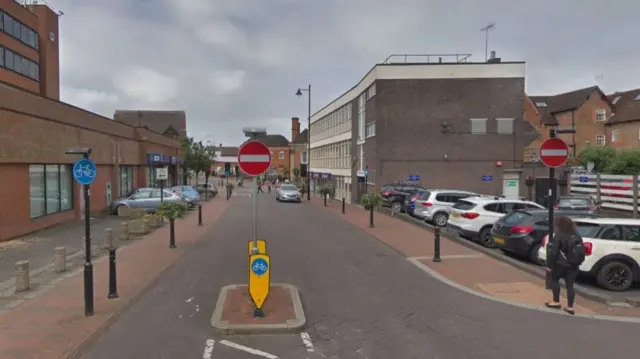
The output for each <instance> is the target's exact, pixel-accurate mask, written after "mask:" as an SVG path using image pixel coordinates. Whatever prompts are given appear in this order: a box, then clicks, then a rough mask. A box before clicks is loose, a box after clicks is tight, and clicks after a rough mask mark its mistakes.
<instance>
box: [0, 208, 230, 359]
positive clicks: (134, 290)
mask: <svg viewBox="0 0 640 359" xmlns="http://www.w3.org/2000/svg"><path fill="white" fill-rule="evenodd" d="M228 205H229V203H228V202H227V201H222V200H213V201H211V202H208V203H206V204H204V205H203V208H202V210H203V219H204V221H203V222H204V226H198V225H197V223H198V216H197V211H196V212H191V215H189V216H188V217H187V218H185V219H183V220H180V221H178V222H176V244H177V246H178V248H177V249H169V248H168V244H169V226H168V225H167V226H164V227H162V228H160V229H157V230H155V231H154V232H152V233H150V234H149V235H147V236H144V237H142V238H141V239H137V240H134V241H133V243H132V244H130V245H128V246H126V247H123V248H121V249H120V250H118V252H117V253H118V254H117V255H118V259H117V261H118V262H117V263H118V268H117V270H118V293H119V295H120V298H119V299H117V300H108V299H107V292H108V263H107V262H106V261H105V260H99V261H96V262H95V263H94V288H95V289H94V290H95V315H94V316H93V317H90V318H85V316H84V302H83V276H82V272H81V271H77V272H76V273H75V274H73V275H71V276H70V277H69V278H68V279H65V280H63V281H61V282H60V283H57V284H56V285H55V286H53V287H51V288H50V289H49V290H47V291H46V292H44V293H41V294H39V295H38V296H36V297H34V298H31V299H29V300H27V301H25V302H24V303H23V304H21V305H19V306H17V307H16V308H14V309H13V310H11V311H8V312H5V313H4V314H2V315H0V358H2V359H31V358H33V359H36V358H38V359H39V358H52V359H62V358H68V357H70V356H72V355H74V354H75V353H77V352H78V351H79V350H80V349H81V348H82V347H83V346H84V345H86V344H87V343H88V342H89V341H90V340H91V339H93V338H94V337H96V336H97V334H99V332H100V331H101V330H103V329H105V328H107V327H108V326H109V324H110V323H112V322H113V321H115V319H117V316H118V315H119V314H120V313H122V312H123V311H124V310H125V309H126V307H127V306H128V305H129V304H131V303H132V302H133V301H135V299H136V298H137V297H138V296H139V295H141V294H142V293H143V292H144V291H145V289H147V288H149V287H150V285H152V284H153V283H154V281H155V279H156V278H157V277H159V275H160V274H161V273H163V272H164V271H165V270H166V269H168V268H169V267H171V265H172V264H173V263H174V262H175V261H176V260H177V259H178V258H179V257H180V256H181V255H182V254H183V253H184V252H185V251H186V250H188V249H189V247H190V246H191V245H193V244H195V243H196V242H198V241H199V240H200V238H201V237H202V235H203V234H204V233H205V231H207V230H208V229H210V228H211V227H213V226H214V225H215V223H216V221H217V220H218V219H219V218H220V216H221V215H222V214H223V213H224V211H225V210H226V209H227V207H228Z"/></svg>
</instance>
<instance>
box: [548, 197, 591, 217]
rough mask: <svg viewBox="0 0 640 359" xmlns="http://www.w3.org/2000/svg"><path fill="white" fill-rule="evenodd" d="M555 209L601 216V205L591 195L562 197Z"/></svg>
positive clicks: (559, 198)
mask: <svg viewBox="0 0 640 359" xmlns="http://www.w3.org/2000/svg"><path fill="white" fill-rule="evenodd" d="M554 208H555V209H561V210H565V211H572V212H579V213H580V212H583V213H588V214H596V215H597V214H600V204H599V203H597V202H596V200H595V199H594V198H593V197H591V196H589V195H576V194H572V195H569V196H560V197H558V201H557V202H556V205H555V206H554Z"/></svg>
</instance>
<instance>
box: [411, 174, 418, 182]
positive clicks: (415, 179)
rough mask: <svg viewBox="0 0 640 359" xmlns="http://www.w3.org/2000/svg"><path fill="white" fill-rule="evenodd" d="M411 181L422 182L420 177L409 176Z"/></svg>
mask: <svg viewBox="0 0 640 359" xmlns="http://www.w3.org/2000/svg"><path fill="white" fill-rule="evenodd" d="M409 181H420V175H409Z"/></svg>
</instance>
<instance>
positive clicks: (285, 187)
mask: <svg viewBox="0 0 640 359" xmlns="http://www.w3.org/2000/svg"><path fill="white" fill-rule="evenodd" d="M280 189H281V190H283V191H297V190H298V188H297V187H296V186H293V185H290V184H285V185H282V186H280Z"/></svg>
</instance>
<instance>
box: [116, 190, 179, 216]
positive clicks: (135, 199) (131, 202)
mask: <svg viewBox="0 0 640 359" xmlns="http://www.w3.org/2000/svg"><path fill="white" fill-rule="evenodd" d="M131 192H133V193H132V194H131V195H130V196H127V197H123V198H119V199H117V200H115V201H113V202H111V205H110V206H109V210H110V212H111V213H118V208H119V207H122V206H126V207H131V208H142V209H144V210H145V211H147V212H155V211H156V210H157V209H158V207H160V203H161V202H163V201H164V202H173V203H181V204H184V205H187V204H186V202H185V201H184V200H183V199H182V197H180V196H179V195H177V194H175V193H173V192H170V191H168V190H163V191H160V189H158V188H139V189H137V190H135V191H131ZM161 193H162V196H161Z"/></svg>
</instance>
